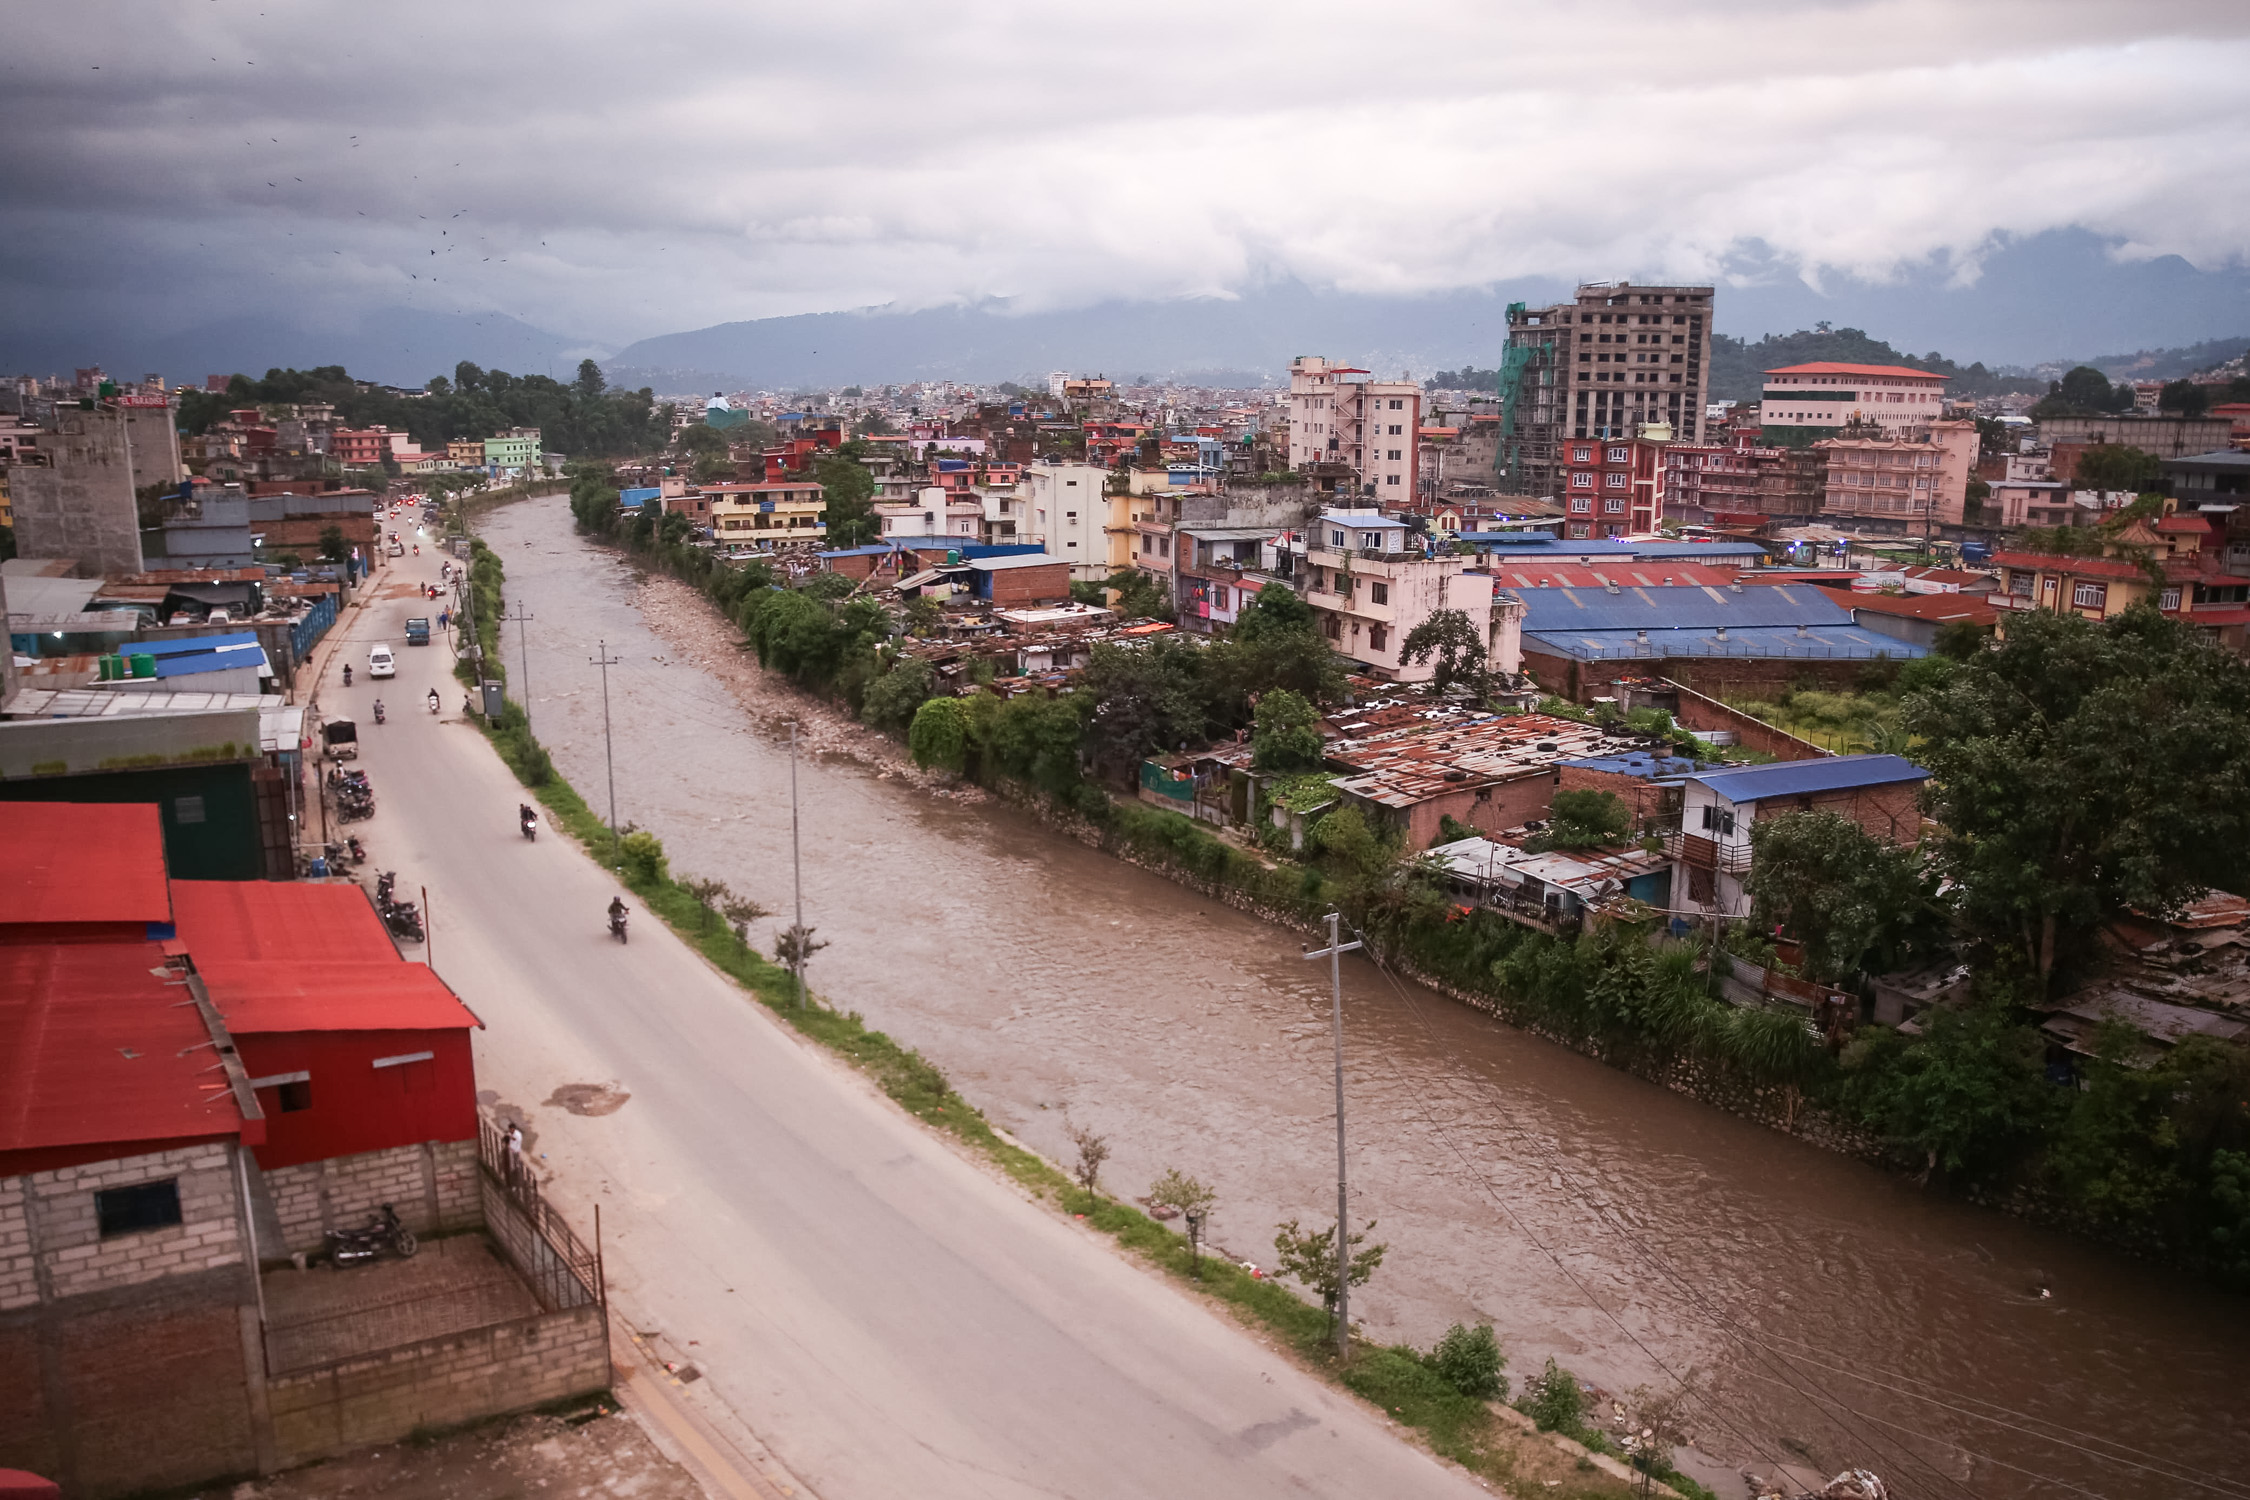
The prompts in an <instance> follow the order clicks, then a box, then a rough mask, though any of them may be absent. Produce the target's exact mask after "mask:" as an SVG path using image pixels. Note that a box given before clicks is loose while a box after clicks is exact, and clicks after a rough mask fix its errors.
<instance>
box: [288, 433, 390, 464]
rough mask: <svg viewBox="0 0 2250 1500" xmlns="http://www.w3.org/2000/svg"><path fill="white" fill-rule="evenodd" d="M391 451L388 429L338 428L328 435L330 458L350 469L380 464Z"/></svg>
mask: <svg viewBox="0 0 2250 1500" xmlns="http://www.w3.org/2000/svg"><path fill="white" fill-rule="evenodd" d="M277 436H278V434H277ZM390 451H391V430H390V429H389V428H388V427H338V428H335V429H333V430H331V431H330V432H329V434H328V456H329V457H330V458H332V459H334V460H335V461H336V462H337V463H340V464H342V465H343V466H344V467H346V468H348V469H364V468H369V467H371V466H373V465H375V464H379V463H381V462H382V461H383V459H384V457H385V456H386V455H388V454H389V453H390Z"/></svg>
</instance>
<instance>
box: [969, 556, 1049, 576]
mask: <svg viewBox="0 0 2250 1500" xmlns="http://www.w3.org/2000/svg"><path fill="white" fill-rule="evenodd" d="M961 566H963V567H965V568H975V569H976V570H977V571H978V572H980V573H996V572H1001V571H1004V570H1006V569H1009V568H1067V567H1069V566H1070V562H1069V560H1068V559H1067V558H1061V557H1050V556H1048V555H1047V554H1046V553H1044V552H1042V553H1038V554H1036V555H1034V556H1030V557H972V558H968V559H966V560H964V561H963V562H962V564H961Z"/></svg>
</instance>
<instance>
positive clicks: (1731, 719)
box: [1673, 682, 1828, 760]
mask: <svg viewBox="0 0 2250 1500" xmlns="http://www.w3.org/2000/svg"><path fill="white" fill-rule="evenodd" d="M1673 686H1674V687H1676V688H1678V689H1679V694H1678V697H1679V703H1680V706H1679V708H1678V709H1677V710H1676V711H1675V712H1674V714H1673V717H1674V718H1676V719H1677V720H1679V722H1680V724H1681V726H1682V727H1683V728H1687V729H1701V730H1704V731H1706V732H1708V731H1710V730H1714V729H1731V730H1733V731H1734V732H1735V735H1736V737H1737V738H1739V739H1740V741H1741V742H1742V745H1743V747H1744V748H1745V749H1750V750H1763V751H1765V752H1766V753H1767V754H1768V755H1771V756H1772V757H1773V758H1774V759H1776V760H1820V759H1822V758H1824V757H1825V756H1826V755H1827V754H1828V752H1827V751H1826V750H1823V749H1821V748H1820V746H1818V745H1815V744H1813V743H1812V742H1811V741H1810V740H1801V739H1799V738H1797V737H1796V736H1795V735H1793V734H1791V733H1790V732H1789V731H1788V730H1786V729H1783V728H1781V727H1779V726H1778V725H1774V724H1768V723H1767V722H1766V721H1765V720H1763V719H1758V718H1753V717H1751V716H1750V715H1749V714H1746V713H1744V712H1743V711H1742V710H1741V709H1739V708H1734V707H1731V706H1729V705H1728V704H1724V703H1721V702H1720V701H1719V700H1718V699H1716V698H1707V697H1705V696H1704V695H1703V694H1701V693H1699V692H1697V691H1695V689H1693V688H1690V687H1685V686H1682V685H1681V684H1679V683H1676V682H1675V683H1674V684H1673Z"/></svg>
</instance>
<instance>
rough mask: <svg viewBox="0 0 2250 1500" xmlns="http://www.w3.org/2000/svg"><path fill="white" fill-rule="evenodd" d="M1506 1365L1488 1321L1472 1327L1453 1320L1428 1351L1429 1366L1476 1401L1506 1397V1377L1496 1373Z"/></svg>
mask: <svg viewBox="0 0 2250 1500" xmlns="http://www.w3.org/2000/svg"><path fill="white" fill-rule="evenodd" d="M1507 1365H1508V1358H1507V1356H1506V1355H1504V1354H1502V1353H1501V1352H1500V1341H1499V1339H1497V1338H1495V1337H1493V1333H1492V1326H1491V1325H1490V1324H1489V1323H1487V1324H1480V1325H1479V1326H1477V1327H1475V1328H1467V1327H1464V1326H1462V1325H1461V1324H1459V1323H1456V1324H1454V1325H1453V1326H1452V1327H1451V1328H1448V1329H1447V1330H1446V1331H1445V1337H1444V1338H1442V1339H1439V1340H1438V1341H1437V1347H1436V1348H1435V1349H1432V1350H1431V1351H1430V1368H1431V1369H1433V1370H1435V1371H1437V1372H1438V1373H1439V1374H1440V1375H1443V1376H1444V1377H1445V1378H1446V1380H1447V1381H1448V1382H1450V1383H1451V1384H1452V1386H1453V1388H1454V1389H1455V1390H1457V1391H1459V1392H1460V1393H1461V1394H1462V1395H1464V1396H1470V1397H1473V1398H1475V1399H1476V1400H1479V1401H1490V1400H1492V1399H1493V1398H1495V1397H1498V1398H1499V1399H1500V1400H1503V1401H1505V1400H1507V1399H1508V1377H1507V1376H1505V1375H1503V1374H1501V1373H1500V1372H1501V1371H1502V1370H1504V1369H1506V1368H1507Z"/></svg>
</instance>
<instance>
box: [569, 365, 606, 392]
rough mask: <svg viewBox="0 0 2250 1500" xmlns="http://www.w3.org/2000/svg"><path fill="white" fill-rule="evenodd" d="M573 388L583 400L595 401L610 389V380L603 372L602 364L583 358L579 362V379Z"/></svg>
mask: <svg viewBox="0 0 2250 1500" xmlns="http://www.w3.org/2000/svg"><path fill="white" fill-rule="evenodd" d="M573 389H575V390H576V391H577V392H578V395H579V398H580V399H581V400H586V401H593V400H596V399H598V398H599V397H600V396H601V394H602V392H604V391H606V390H608V389H609V381H608V379H607V378H606V377H605V376H604V375H603V374H602V367H601V366H600V365H597V364H595V363H594V362H593V361H592V360H590V359H582V360H580V361H579V362H578V379H577V381H576V382H575V383H574V385H573Z"/></svg>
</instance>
